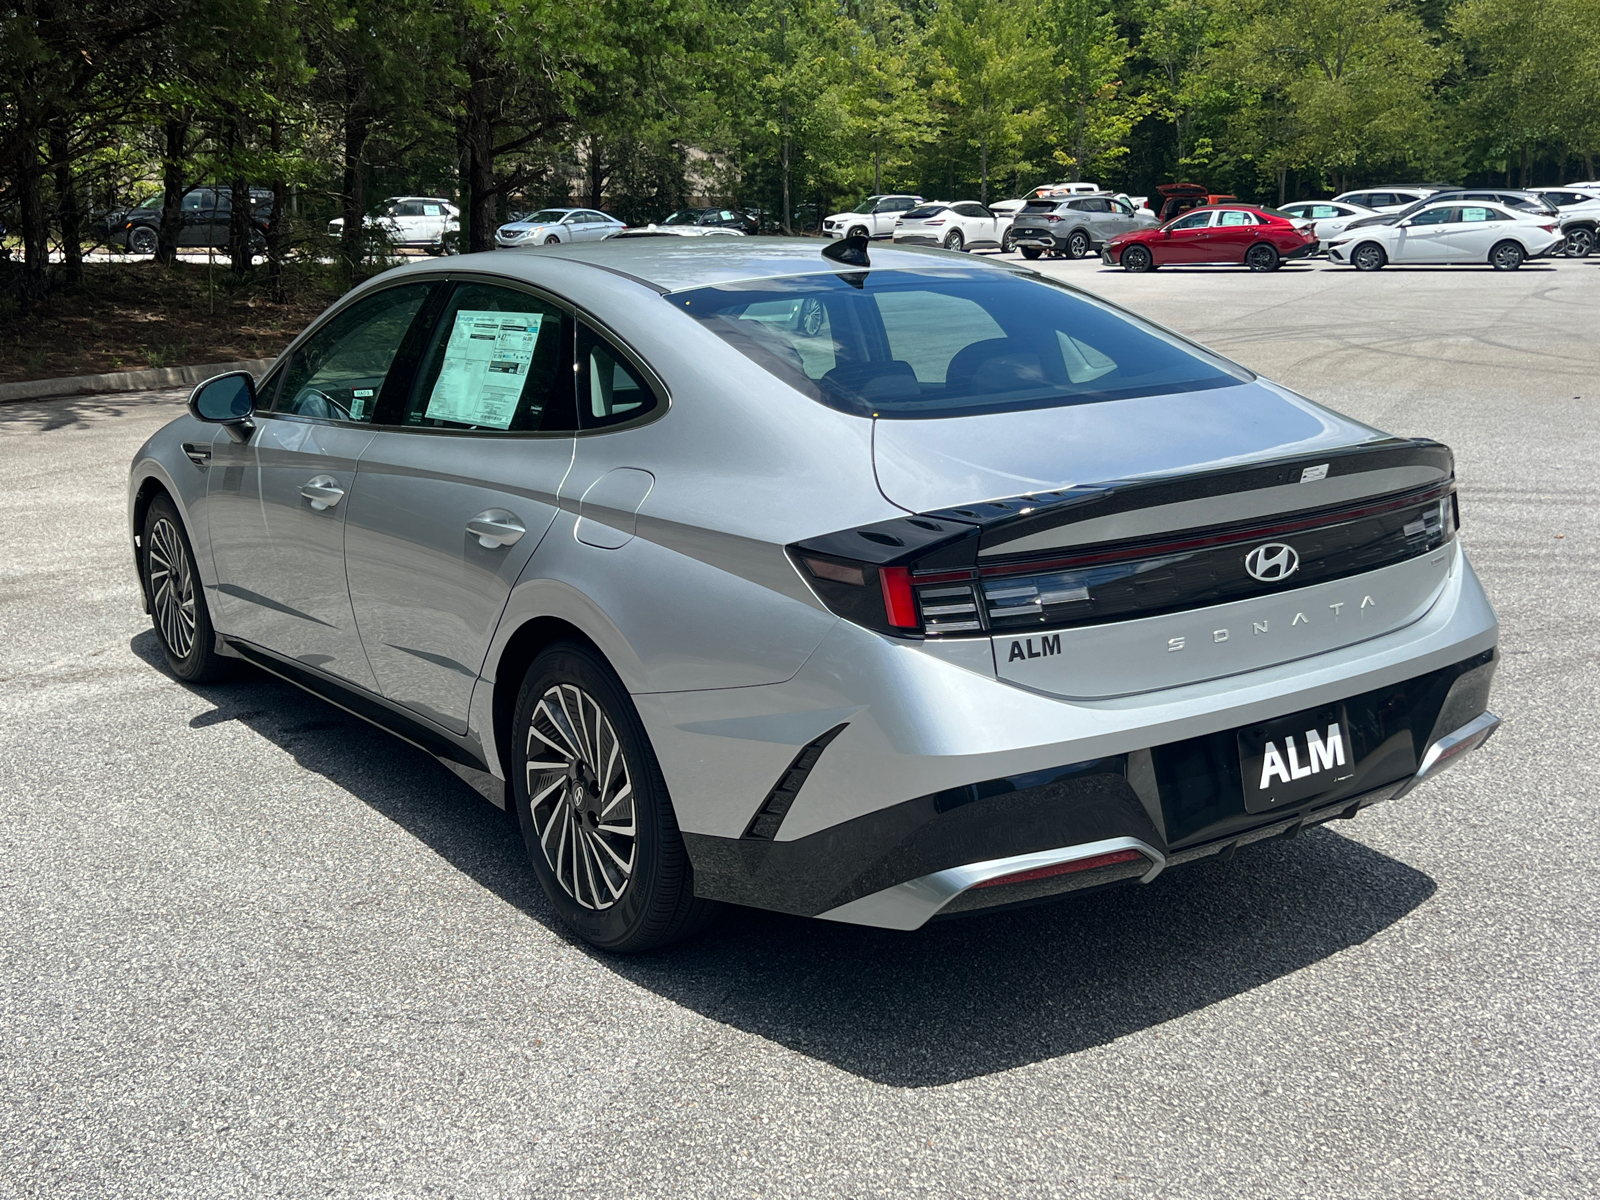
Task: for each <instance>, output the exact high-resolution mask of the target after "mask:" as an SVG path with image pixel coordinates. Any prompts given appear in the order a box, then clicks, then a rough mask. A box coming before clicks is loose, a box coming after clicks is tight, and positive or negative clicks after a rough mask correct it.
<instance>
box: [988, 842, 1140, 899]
mask: <svg viewBox="0 0 1600 1200" xmlns="http://www.w3.org/2000/svg"><path fill="white" fill-rule="evenodd" d="M1143 857H1144V855H1142V854H1140V853H1139V852H1138V851H1137V850H1114V851H1112V852H1111V853H1110V854H1096V855H1095V856H1094V857H1093V858H1080V859H1078V860H1077V861H1076V862H1064V863H1056V864H1054V865H1053V866H1049V867H1035V868H1034V869H1033V870H1031V871H1018V872H1016V873H1015V874H1012V875H1001V876H999V877H998V878H996V879H985V880H984V881H983V882H982V883H975V884H973V885H972V890H973V891H977V890H978V889H979V888H991V887H1000V886H1002V885H1004V884H1008V883H1028V882H1030V881H1031V880H1035V879H1049V878H1051V877H1052V876H1055V875H1069V874H1071V873H1072V872H1073V871H1092V870H1094V868H1096V867H1110V866H1114V865H1115V864H1117V863H1125V862H1132V861H1133V860H1134V859H1136V858H1143Z"/></svg>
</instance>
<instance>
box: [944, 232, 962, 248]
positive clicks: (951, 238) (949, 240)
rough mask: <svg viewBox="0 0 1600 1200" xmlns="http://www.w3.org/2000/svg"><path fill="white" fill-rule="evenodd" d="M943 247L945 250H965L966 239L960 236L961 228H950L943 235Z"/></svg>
mask: <svg viewBox="0 0 1600 1200" xmlns="http://www.w3.org/2000/svg"><path fill="white" fill-rule="evenodd" d="M944 248H945V249H946V250H965V249H966V248H967V239H966V238H964V237H962V236H961V230H959V229H952V230H951V231H950V232H949V233H947V234H945V235H944Z"/></svg>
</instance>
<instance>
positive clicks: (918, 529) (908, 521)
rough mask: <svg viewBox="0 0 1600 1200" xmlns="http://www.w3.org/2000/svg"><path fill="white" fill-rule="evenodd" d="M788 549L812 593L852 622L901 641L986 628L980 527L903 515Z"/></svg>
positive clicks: (941, 519)
mask: <svg viewBox="0 0 1600 1200" xmlns="http://www.w3.org/2000/svg"><path fill="white" fill-rule="evenodd" d="M788 549H789V556H790V557H791V558H792V559H793V560H794V562H795V564H796V565H797V566H798V567H799V568H800V570H801V573H802V574H803V575H804V576H805V578H806V582H807V583H808V584H809V585H810V587H811V590H812V592H814V593H815V594H816V596H817V598H818V599H819V600H821V601H822V602H823V603H824V604H825V605H827V606H828V609H829V610H830V611H831V612H834V613H837V614H838V615H839V616H841V617H843V618H845V620H847V621H853V622H855V623H856V624H857V625H862V626H865V627H866V628H868V629H873V630H876V631H877V632H879V633H887V634H892V635H894V636H897V637H918V636H921V635H924V634H930V633H932V634H938V633H957V632H978V631H980V630H981V629H982V628H983V626H982V623H981V621H980V619H979V617H978V604H977V598H976V597H975V595H974V594H973V584H972V583H971V582H970V580H971V578H972V576H973V573H974V568H975V567H976V566H977V558H978V529H977V527H976V526H975V525H967V524H963V523H962V522H959V521H951V520H948V519H946V518H942V517H941V518H935V517H901V518H899V519H897V520H892V521H882V522H880V523H878V524H876V525H867V526H863V527H861V528H859V529H846V530H844V531H843V532H841V533H830V534H826V535H824V536H822V537H818V538H808V539H807V540H806V541H803V542H796V543H795V544H794V545H792V546H790V547H789V548H788ZM947 581H955V582H953V583H952V582H947Z"/></svg>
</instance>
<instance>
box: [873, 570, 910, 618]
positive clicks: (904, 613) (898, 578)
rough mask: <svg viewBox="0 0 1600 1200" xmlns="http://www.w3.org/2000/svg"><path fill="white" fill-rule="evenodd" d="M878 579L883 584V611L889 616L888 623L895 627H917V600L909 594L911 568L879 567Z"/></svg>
mask: <svg viewBox="0 0 1600 1200" xmlns="http://www.w3.org/2000/svg"><path fill="white" fill-rule="evenodd" d="M878 581H879V582H880V583H882V584H883V611H884V614H885V615H886V616H887V617H888V618H889V624H890V625H893V626H894V627H895V628H896V629H915V628H917V602H916V600H914V599H913V598H912V595H911V569H910V568H909V567H879V568H878Z"/></svg>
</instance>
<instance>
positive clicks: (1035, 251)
mask: <svg viewBox="0 0 1600 1200" xmlns="http://www.w3.org/2000/svg"><path fill="white" fill-rule="evenodd" d="M1020 249H1021V250H1022V257H1023V258H1025V259H1027V260H1028V261H1029V262H1032V261H1033V260H1034V259H1036V258H1038V257H1039V256H1040V255H1041V254H1043V253H1044V251H1043V250H1042V249H1040V248H1039V247H1038V246H1022V247H1020Z"/></svg>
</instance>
